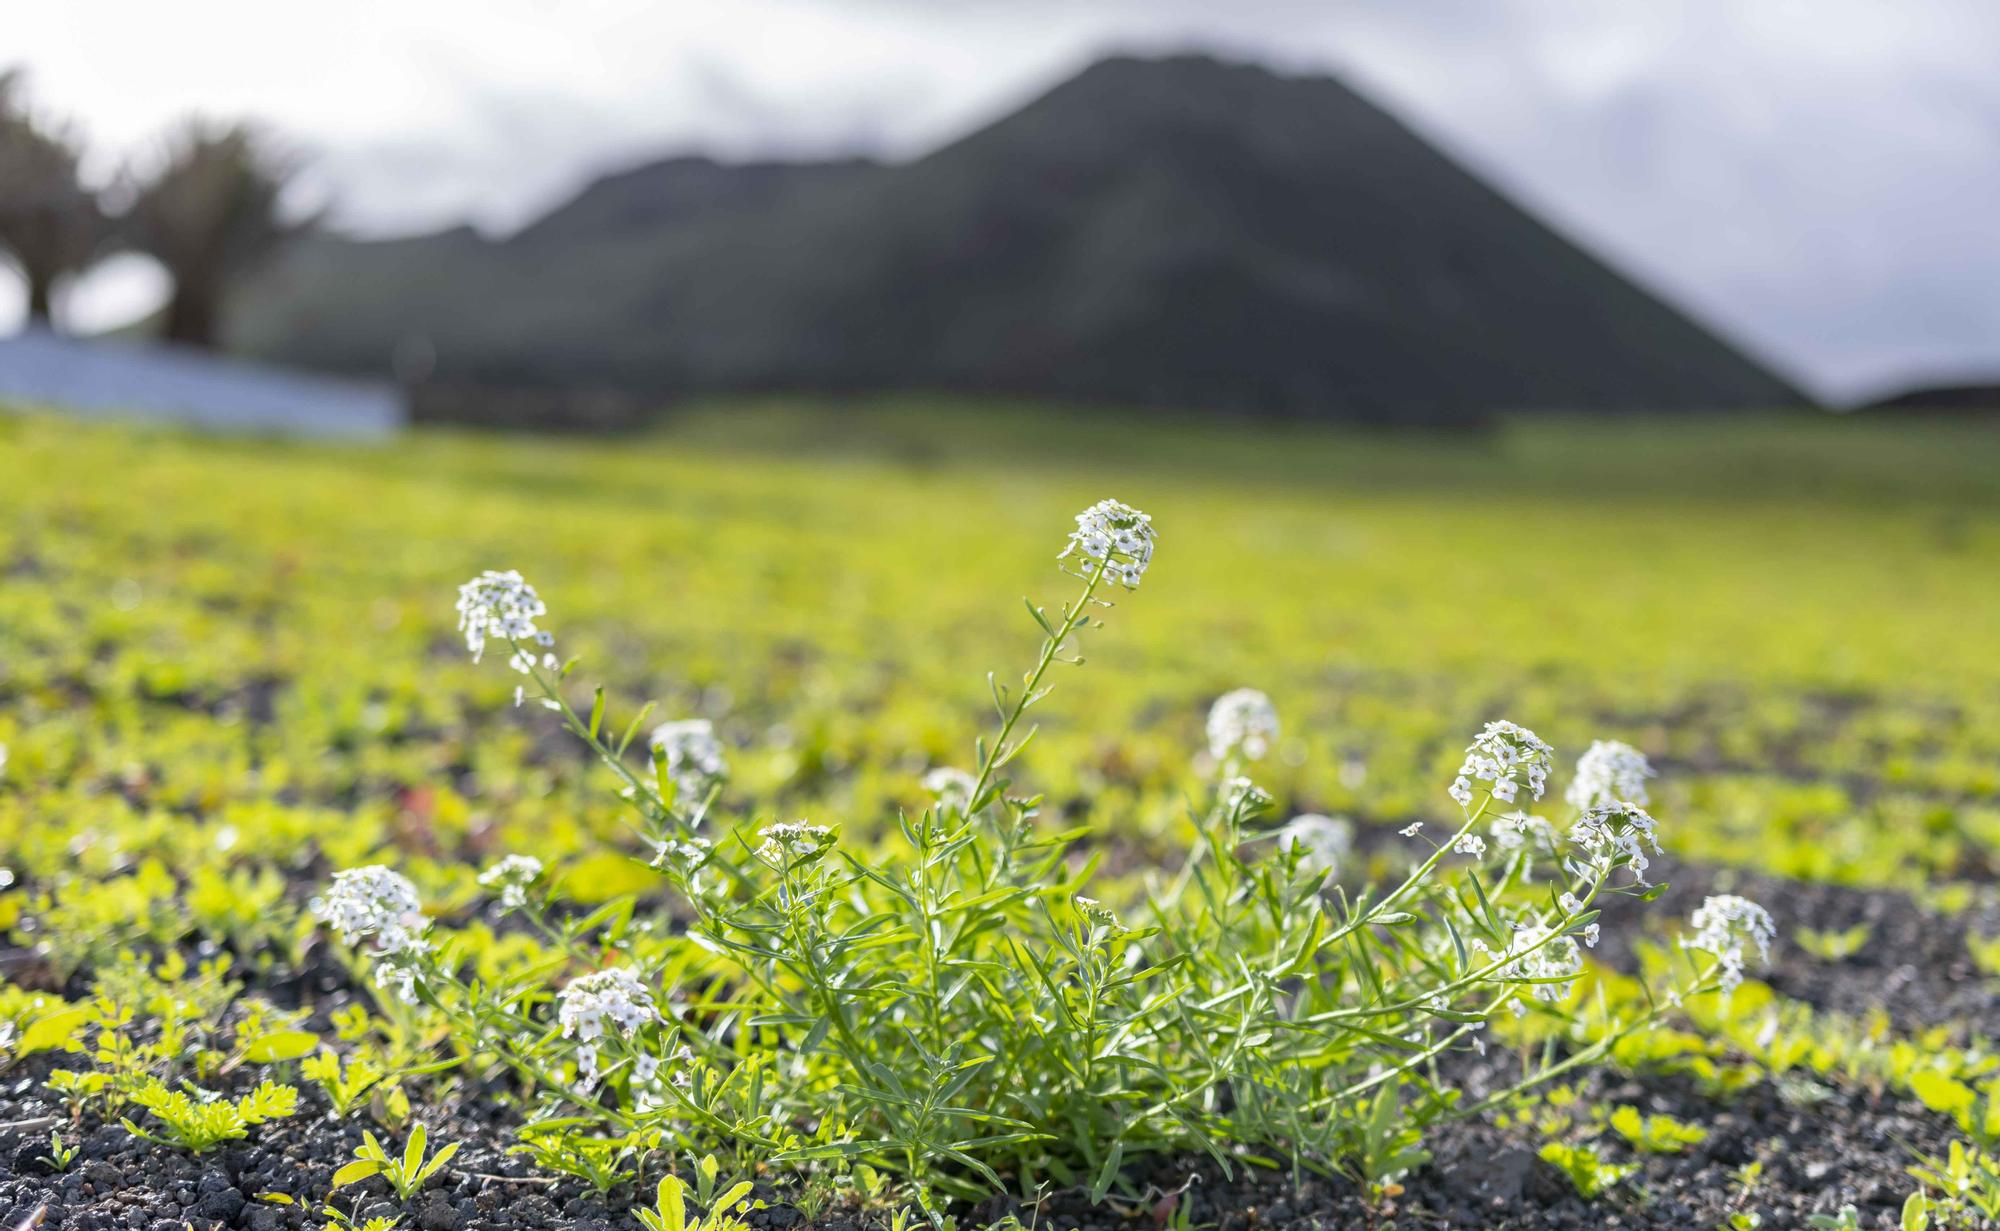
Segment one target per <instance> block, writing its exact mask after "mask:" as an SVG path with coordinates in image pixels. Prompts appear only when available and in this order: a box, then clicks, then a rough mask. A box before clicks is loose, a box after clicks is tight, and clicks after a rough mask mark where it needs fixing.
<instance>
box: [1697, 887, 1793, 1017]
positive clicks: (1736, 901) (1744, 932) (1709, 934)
mask: <svg viewBox="0 0 2000 1231" xmlns="http://www.w3.org/2000/svg"><path fill="white" fill-rule="evenodd" d="M1688 923H1689V924H1690V925H1692V926H1693V928H1694V935H1693V936H1684V937H1682V938H1681V947H1682V948H1685V949H1704V950H1706V951H1708V952H1709V953H1712V954H1714V955H1715V956H1716V957H1717V958H1718V959H1720V961H1721V962H1722V977H1721V983H1722V994H1723V996H1724V997H1727V996H1728V995H1729V994H1730V993H1732V992H1734V991H1735V990H1736V989H1737V987H1738V986H1739V985H1740V984H1741V983H1742V982H1743V963H1744V954H1743V942H1744V941H1746V940H1747V941H1749V942H1750V943H1752V944H1754V945H1756V946H1757V957H1758V960H1760V961H1764V962H1768V961H1770V960H1771V942H1772V941H1773V940H1776V939H1777V936H1778V926H1777V924H1775V923H1773V922H1772V920H1771V912H1770V911H1767V910H1765V909H1764V908H1763V907H1761V906H1759V905H1757V904H1756V903H1755V902H1752V901H1750V900H1749V899H1748V898H1740V897H1737V896H1736V895H1735V894H1733V893H1724V894H1716V895H1714V896H1712V897H1710V898H1709V899H1708V900H1707V901H1705V902H1703V903H1702V904H1701V906H1700V907H1699V908H1698V909H1697V910H1696V911H1695V912H1694V914H1692V915H1690V916H1689V917H1688Z"/></svg>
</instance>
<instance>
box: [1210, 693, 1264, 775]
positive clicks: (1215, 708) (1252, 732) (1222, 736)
mask: <svg viewBox="0 0 2000 1231" xmlns="http://www.w3.org/2000/svg"><path fill="white" fill-rule="evenodd" d="M1277 738H1278V711H1277V709H1276V707H1274V706H1273V705H1272V704H1271V698H1269V697H1267V696H1265V695H1264V694H1263V693H1261V692H1258V691H1257V690H1256V689H1254V688H1238V689H1236V690H1235V691H1233V692H1226V693H1223V694H1222V695H1221V696H1219V697H1217V698H1216V699H1215V704H1214V705H1211V706H1209V708H1208V751H1209V754H1210V755H1211V756H1213V757H1214V758H1215V759H1216V760H1217V761H1226V760H1228V759H1229V758H1230V757H1232V756H1234V755H1235V754H1236V753H1238V752H1240V753H1242V754H1243V755H1244V756H1246V757H1248V758H1249V759H1250V760H1252V761H1256V760H1260V759H1262V757H1263V756H1264V754H1265V753H1266V752H1268V751H1270V747H1271V744H1272V743H1273V742H1274V741H1275V740H1276V739H1277Z"/></svg>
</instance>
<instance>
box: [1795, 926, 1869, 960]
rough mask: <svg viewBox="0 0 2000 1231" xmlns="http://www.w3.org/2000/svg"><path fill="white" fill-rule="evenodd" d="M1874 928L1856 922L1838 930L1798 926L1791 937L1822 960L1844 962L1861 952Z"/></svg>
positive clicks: (1800, 946) (1802, 947)
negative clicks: (1821, 929) (1851, 925)
mask: <svg viewBox="0 0 2000 1231" xmlns="http://www.w3.org/2000/svg"><path fill="white" fill-rule="evenodd" d="M1874 934H1875V930H1874V929H1873V928H1872V927H1870V926H1869V925H1868V924H1866V923H1857V924H1855V925H1854V926H1853V927H1851V928H1844V929H1842V930H1840V931H1837V932H1836V931H1824V932H1822V931H1818V930H1816V929H1814V928H1798V929H1797V930H1795V931H1794V932H1793V933H1792V939H1793V940H1795V941H1797V942H1798V946H1799V948H1801V949H1804V950H1805V951H1806V952H1807V953H1810V954H1812V955H1813V956H1814V957H1816V958H1818V959H1819V960H1820V961H1822V962H1844V961H1846V960H1847V959H1848V958H1851V957H1853V956H1854V955H1855V954H1857V953H1859V952H1861V950H1862V947H1863V946H1865V945H1866V944H1867V943H1868V938H1869V937H1870V936H1873V935H1874Z"/></svg>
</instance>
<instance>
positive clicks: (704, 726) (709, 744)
mask: <svg viewBox="0 0 2000 1231" xmlns="http://www.w3.org/2000/svg"><path fill="white" fill-rule="evenodd" d="M652 743H653V747H655V748H657V749H659V750H660V752H661V753H662V754H663V755H665V757H666V758H667V777H669V778H671V779H673V783H674V787H675V788H676V789H677V790H679V791H681V792H682V793H683V794H687V795H702V794H706V793H707V791H708V788H709V787H710V786H712V785H714V784H715V783H716V782H717V781H719V780H720V779H722V778H724V777H727V776H728V774H729V762H728V761H727V760H725V759H724V758H723V755H722V741H721V740H719V739H717V738H715V724H714V723H712V722H710V721H709V720H708V719H706V718H683V719H680V720H678V721H675V722H663V723H661V724H660V725H659V726H657V727H654V728H653V737H652Z"/></svg>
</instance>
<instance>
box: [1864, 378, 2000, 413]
mask: <svg viewBox="0 0 2000 1231" xmlns="http://www.w3.org/2000/svg"><path fill="white" fill-rule="evenodd" d="M1860 409H1862V410H1949V411H1980V412H1984V411H2000V380H1995V381H1985V382H1975V383H1969V384H1956V385H1922V386H1919V387H1917V388H1915V389H1905V390H1903V391H1902V392H1900V393H1896V394H1892V395H1890V396H1887V397H1881V398H1877V399H1875V400H1874V401H1872V402H1869V403H1867V404H1866V405H1864V406H1862V407H1861V408H1860Z"/></svg>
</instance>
